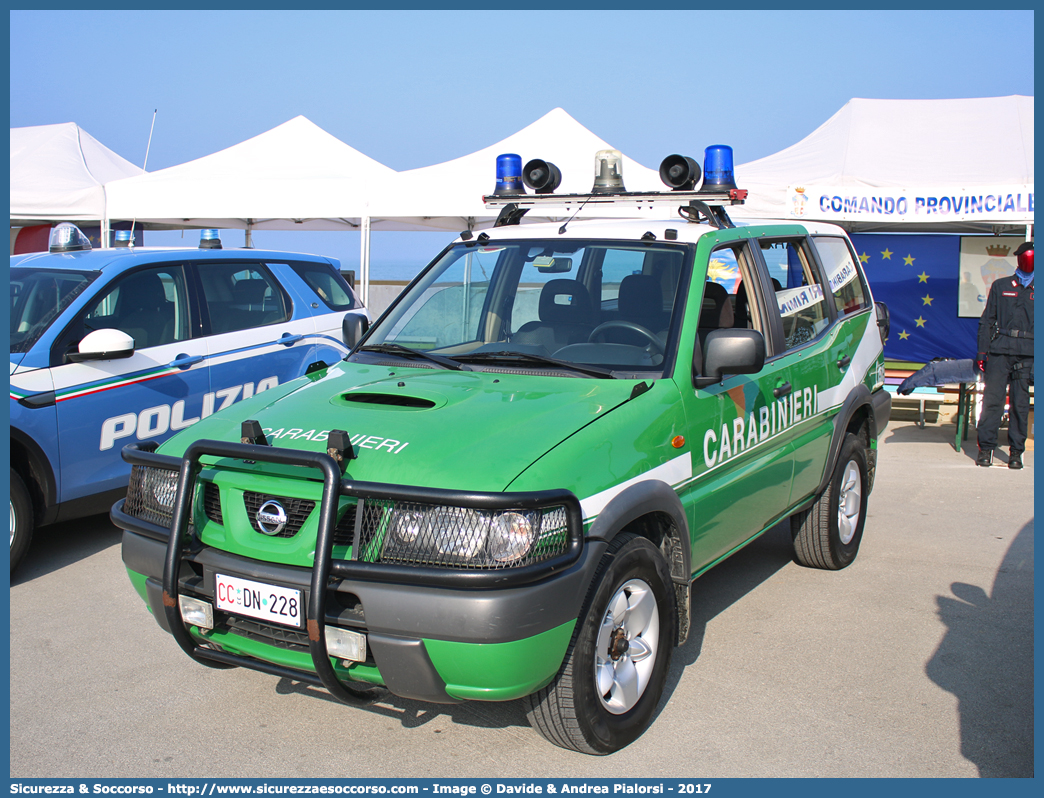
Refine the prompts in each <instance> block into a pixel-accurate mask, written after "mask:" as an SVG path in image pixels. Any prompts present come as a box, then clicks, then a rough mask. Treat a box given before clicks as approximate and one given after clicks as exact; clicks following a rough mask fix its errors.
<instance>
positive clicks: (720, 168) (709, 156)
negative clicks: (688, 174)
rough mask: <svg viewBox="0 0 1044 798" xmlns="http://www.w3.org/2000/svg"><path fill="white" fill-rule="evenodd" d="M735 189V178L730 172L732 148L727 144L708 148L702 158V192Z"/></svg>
mask: <svg viewBox="0 0 1044 798" xmlns="http://www.w3.org/2000/svg"><path fill="white" fill-rule="evenodd" d="M730 188H736V178H735V175H734V174H733V171H732V147H730V146H728V145H727V144H714V145H711V146H710V147H708V148H707V149H706V150H705V152H704V156H703V187H702V189H701V190H702V191H721V190H722V189H730Z"/></svg>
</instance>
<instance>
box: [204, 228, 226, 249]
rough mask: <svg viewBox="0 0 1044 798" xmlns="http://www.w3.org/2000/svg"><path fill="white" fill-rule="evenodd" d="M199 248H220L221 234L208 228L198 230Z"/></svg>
mask: <svg viewBox="0 0 1044 798" xmlns="http://www.w3.org/2000/svg"><path fill="white" fill-rule="evenodd" d="M199 248H200V249H221V234H220V232H219V231H218V230H213V229H208V230H200V231H199Z"/></svg>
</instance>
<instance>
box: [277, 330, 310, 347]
mask: <svg viewBox="0 0 1044 798" xmlns="http://www.w3.org/2000/svg"><path fill="white" fill-rule="evenodd" d="M302 338H304V336H303V335H291V334H290V333H283V335H282V337H281V338H280V339H279V340H278V341H276V343H279V344H282V345H283V346H293V345H294V344H296V343H297V342H298V341H300V340H301V339H302Z"/></svg>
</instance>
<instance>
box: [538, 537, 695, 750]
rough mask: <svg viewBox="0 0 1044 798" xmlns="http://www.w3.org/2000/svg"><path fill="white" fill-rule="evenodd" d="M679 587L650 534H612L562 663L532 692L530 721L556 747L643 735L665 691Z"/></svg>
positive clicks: (586, 746)
mask: <svg viewBox="0 0 1044 798" xmlns="http://www.w3.org/2000/svg"><path fill="white" fill-rule="evenodd" d="M674 627H675V612H674V589H673V585H672V583H671V575H670V571H669V570H668V568H667V563H666V562H664V559H663V557H662V556H661V555H660V552H659V550H658V549H657V548H656V547H655V546H653V544H652V543H650V542H649V541H648V540H646V539H645V538H641V537H638V536H636V535H633V534H630V533H623V534H620V535H617V536H616V537H615V538H613V540H612V542H611V543H610V544H609V547H608V549H607V550H606V553H605V555H604V556H603V558H602V562H601V564H600V565H599V575H598V576H596V577H595V580H594V583H593V585H592V588H591V590H590V591H589V593H588V599H587V602H586V603H585V611H584V613H583V614H582V615H581V617H580V619H579V620H578V621H577V627H576V629H575V630H574V632H573V639H572V641H571V642H570V644H569V649H568V650H567V651H566V656H565V661H564V662H563V663H562V667H561V669H560V670H559V672H558V675H557V676H556V677H555V679H554V681H552V682H551V684H549V685H548V686H547V687H545V688H544V689H542V690H539V691H538V692H536V693H534V694H532V695H529V696H527V697H526V698H525V702H526V709H527V715H528V717H529V722H530V723H531V724H532V725H533V727H534V728H535V729H536V730H537V731H538V732H540V734H542V735H543V736H544V737H546V738H547V739H548V740H550V741H551V742H552V743H554V744H555V745H559V746H561V747H562V748H569V749H571V750H574V751H580V752H581V753H586V754H611V753H613V752H614V751H618V750H620V749H621V748H623V747H624V746H626V745H628V744H629V743H631V742H633V741H634V740H635V739H637V738H638V736H639V735H641V734H642V732H644V731H645V729H646V727H648V725H649V723H650V721H651V720H652V716H653V712H654V711H655V710H656V704H657V702H659V700H660V695H661V694H662V693H663V686H664V681H665V679H666V675H667V668H668V667H669V665H670V661H671V653H672V649H673V647H674V641H675V628H674Z"/></svg>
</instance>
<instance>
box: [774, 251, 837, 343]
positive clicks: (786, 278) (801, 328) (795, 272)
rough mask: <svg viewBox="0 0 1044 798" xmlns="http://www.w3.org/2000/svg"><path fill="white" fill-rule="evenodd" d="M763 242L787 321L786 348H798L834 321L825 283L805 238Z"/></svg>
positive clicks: (779, 302)
mask: <svg viewBox="0 0 1044 798" xmlns="http://www.w3.org/2000/svg"><path fill="white" fill-rule="evenodd" d="M760 243H761V254H762V255H763V257H764V258H765V264H766V266H768V271H769V275H770V276H771V277H772V284H773V287H774V288H775V291H776V307H777V309H778V311H779V315H780V317H781V319H782V321H783V340H784V348H785V349H788V350H789V349H794V348H796V347H799V346H802V345H804V344H806V343H808V342H809V341H811V340H812V339H813V338H815V337H816V336H818V335H819V334H820V333H821V332H823V330H825V329H826V328H827V326H828V325H829V324H830V318H829V315H828V312H827V305H826V298H825V296H824V294H823V286H822V285H821V283H820V279H819V276H818V273H817V272H816V269H815V268H814V266H813V262H812V259H811V257H810V256H809V251H808V249H807V245H806V243H805V241H804V239H794V240H783V241H778V240H777V241H761V242H760Z"/></svg>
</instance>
